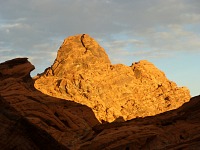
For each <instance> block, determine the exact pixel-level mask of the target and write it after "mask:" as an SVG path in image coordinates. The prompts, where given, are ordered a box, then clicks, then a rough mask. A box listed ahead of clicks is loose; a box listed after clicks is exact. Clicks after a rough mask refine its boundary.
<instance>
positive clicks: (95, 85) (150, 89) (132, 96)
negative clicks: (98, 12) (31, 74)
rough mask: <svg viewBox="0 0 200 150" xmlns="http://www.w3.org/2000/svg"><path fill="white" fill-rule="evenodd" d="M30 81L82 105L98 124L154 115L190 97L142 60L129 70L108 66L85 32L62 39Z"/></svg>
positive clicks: (117, 66)
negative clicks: (48, 61) (51, 59)
mask: <svg viewBox="0 0 200 150" xmlns="http://www.w3.org/2000/svg"><path fill="white" fill-rule="evenodd" d="M35 79H36V80H35V87H36V88H37V89H38V90H40V91H41V92H43V93H45V94H47V95H50V96H53V97H57V98H63V99H69V100H71V101H74V102H77V103H80V104H84V105H87V106H88V107H90V108H92V110H93V112H94V113H95V116H96V117H97V119H98V120H99V121H100V122H105V121H106V122H113V121H123V120H130V119H132V118H136V117H145V116H151V115H155V114H159V113H162V112H165V111H168V110H172V109H176V108H178V107H180V106H181V105H182V104H183V103H185V102H187V101H189V99H190V93H189V90H188V89H187V88H186V87H178V86H177V85H176V83H174V82H172V81H169V80H168V79H167V78H166V76H165V74H164V73H163V72H162V71H160V70H159V69H158V68H156V67H155V66H154V65H153V64H152V63H150V62H148V61H147V60H141V61H139V62H135V63H133V64H132V65H131V66H126V65H123V64H116V65H113V64H111V62H110V60H109V58H108V56H107V54H106V52H105V50H104V49H103V48H102V47H101V46H100V45H99V44H98V43H97V42H96V41H95V40H94V39H93V38H91V37H90V36H89V35H87V34H80V35H75V36H70V37H68V38H66V39H65V40H64V42H63V44H62V45H61V47H60V49H59V50H58V53H57V58H56V59H55V61H54V63H53V65H52V66H51V67H49V68H47V69H46V70H45V72H44V73H42V74H41V75H38V76H37V77H35Z"/></svg>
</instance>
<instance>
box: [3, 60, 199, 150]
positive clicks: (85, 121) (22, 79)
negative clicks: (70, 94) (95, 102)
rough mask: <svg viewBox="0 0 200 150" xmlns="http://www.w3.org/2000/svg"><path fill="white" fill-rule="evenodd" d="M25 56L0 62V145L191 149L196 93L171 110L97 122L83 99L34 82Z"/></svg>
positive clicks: (195, 135)
mask: <svg viewBox="0 0 200 150" xmlns="http://www.w3.org/2000/svg"><path fill="white" fill-rule="evenodd" d="M33 68H34V66H33V65H31V64H30V63H29V62H28V61H27V58H20V59H14V60H10V61H7V62H5V63H2V64H0V126H1V128H0V137H1V138H0V149H1V150H10V149H20V150H23V149H24V150H37V149H49V150H56V149H72V150H76V149H77V150H78V149H80V150H84V149H85V150H90V149H95V150H104V149H113V150H139V149H142V150H158V149H159V150H161V149H162V150H165V149H167V150H168V149H169V150H180V149H181V150H182V149H183V150H191V149H194V150H197V149H199V147H200V119H199V118H200V96H198V97H194V98H192V99H191V100H190V101H189V102H187V103H185V104H184V105H183V106H181V107H180V108H179V109H177V110H171V111H168V112H165V113H162V114H159V115H156V116H151V117H144V118H136V119H133V120H130V121H126V122H113V123H107V124H100V123H99V122H98V120H97V119H96V118H95V116H94V113H93V112H92V110H91V109H90V108H89V107H87V106H84V105H81V104H78V103H75V102H72V101H68V100H63V99H58V98H54V97H50V96H47V95H44V94H43V93H41V92H39V91H37V90H36V89H35V88H34V85H33V84H34V83H33V80H32V79H31V77H30V71H31V70H32V69H33Z"/></svg>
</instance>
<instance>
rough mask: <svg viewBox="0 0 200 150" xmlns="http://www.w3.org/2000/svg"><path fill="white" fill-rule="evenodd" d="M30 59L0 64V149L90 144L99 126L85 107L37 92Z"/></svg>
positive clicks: (54, 147) (18, 59)
mask: <svg viewBox="0 0 200 150" xmlns="http://www.w3.org/2000/svg"><path fill="white" fill-rule="evenodd" d="M33 69H34V66H33V65H32V64H31V63H30V62H28V61H27V58H17V59H13V60H10V61H7V62H5V63H2V64H0V109H1V111H0V125H1V128H0V137H1V138H0V149H2V150H4V149H5V150H10V149H20V150H21V149H24V150H28V149H68V148H75V146H76V145H79V144H80V143H83V142H84V141H87V140H89V139H88V137H89V138H90V137H91V136H92V135H93V134H95V132H93V130H92V127H93V126H95V125H97V124H99V122H98V120H97V119H96V118H95V116H94V113H93V112H92V110H91V109H90V108H89V107H87V106H84V105H81V104H78V103H75V102H72V101H67V100H62V99H57V98H53V97H50V96H47V95H44V94H43V93H41V92H39V91H37V90H36V89H35V88H34V82H33V80H32V78H31V77H30V71H31V70H33Z"/></svg>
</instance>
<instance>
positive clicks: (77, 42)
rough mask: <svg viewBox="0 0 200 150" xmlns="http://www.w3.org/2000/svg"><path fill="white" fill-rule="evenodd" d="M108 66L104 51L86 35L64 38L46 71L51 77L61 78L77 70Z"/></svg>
mask: <svg viewBox="0 0 200 150" xmlns="http://www.w3.org/2000/svg"><path fill="white" fill-rule="evenodd" d="M99 64H101V65H102V64H110V60H109V58H108V55H107V54H106V52H105V50H104V49H103V48H102V47H101V46H100V45H99V44H98V43H97V42H96V41H95V40H94V39H93V38H91V37H90V36H89V35H88V34H79V35H75V36H70V37H68V38H66V39H65V40H64V42H63V44H62V45H61V46H60V49H59V50H58V53H57V58H56V60H55V61H54V64H53V65H52V67H51V68H50V69H49V70H48V71H49V72H51V73H52V74H53V75H56V76H62V74H66V73H67V72H68V71H69V70H70V71H78V70H79V68H85V69H87V68H89V67H94V66H96V65H98V66H99Z"/></svg>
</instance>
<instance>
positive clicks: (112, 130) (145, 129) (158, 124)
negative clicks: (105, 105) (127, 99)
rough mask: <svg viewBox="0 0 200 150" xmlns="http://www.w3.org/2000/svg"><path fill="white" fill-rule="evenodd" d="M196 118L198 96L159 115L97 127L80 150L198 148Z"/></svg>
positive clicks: (199, 112)
mask: <svg viewBox="0 0 200 150" xmlns="http://www.w3.org/2000/svg"><path fill="white" fill-rule="evenodd" d="M199 118H200V96H198V97H194V98H192V99H191V100H190V101H189V102H187V103H185V104H184V105H183V106H182V107H180V108H179V109H177V110H172V111H169V112H165V113H163V114H160V115H156V116H151V117H145V118H137V119H133V120H131V121H127V122H123V123H119V122H118V123H111V124H106V125H103V124H102V125H99V126H96V127H94V128H93V130H94V131H95V132H96V133H98V135H97V136H95V138H93V139H92V140H91V141H88V142H86V143H84V144H83V145H81V147H80V149H81V150H87V149H96V150H102V149H114V150H115V149H116V150H119V149H124V150H180V149H181V150H191V149H194V150H198V149H199V147H200V119H199Z"/></svg>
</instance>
